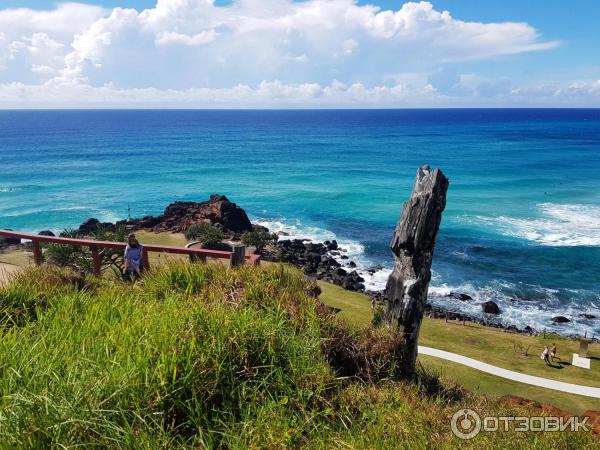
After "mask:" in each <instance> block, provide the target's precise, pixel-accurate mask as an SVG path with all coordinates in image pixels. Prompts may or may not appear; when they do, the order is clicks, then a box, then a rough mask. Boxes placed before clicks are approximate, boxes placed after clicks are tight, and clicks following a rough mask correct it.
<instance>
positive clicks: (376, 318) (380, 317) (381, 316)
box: [371, 305, 385, 328]
mask: <svg viewBox="0 0 600 450" xmlns="http://www.w3.org/2000/svg"><path fill="white" fill-rule="evenodd" d="M384 323H385V311H384V310H383V307H382V306H381V305H377V307H376V308H375V311H373V318H372V319H371V326H373V328H379V327H380V326H382V325H383V324H384Z"/></svg>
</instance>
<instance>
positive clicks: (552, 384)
mask: <svg viewBox="0 0 600 450" xmlns="http://www.w3.org/2000/svg"><path fill="white" fill-rule="evenodd" d="M419 354H421V355H428V356H434V357H436V358H441V359H445V360H446V361H452V362H455V363H458V364H462V365H463V366H467V367H471V368H473V369H477V370H481V371H482V372H486V373H489V374H491V375H495V376H497V377H502V378H506V379H508V380H512V381H517V382H520V383H525V384H531V385H532V386H539V387H542V388H546V389H554V390H555V391H561V392H567V393H569V394H578V395H585V396H586V397H594V398H600V388H597V387H591V386H581V385H579V384H571V383H565V382H563V381H556V380H549V379H548V378H542V377H535V376H533V375H525V374H523V373H519V372H513V371H512V370H507V369H502V368H500V367H496V366H492V365H491V364H487V363H484V362H481V361H477V360H476V359H473V358H467V357H466V356H462V355H457V354H456V353H451V352H446V351H444V350H438V349H436V348H431V347H423V346H422V345H419Z"/></svg>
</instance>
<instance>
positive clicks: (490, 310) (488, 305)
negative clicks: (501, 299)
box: [481, 300, 500, 314]
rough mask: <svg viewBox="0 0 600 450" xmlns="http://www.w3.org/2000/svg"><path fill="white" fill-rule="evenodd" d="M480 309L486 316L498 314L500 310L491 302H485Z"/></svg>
mask: <svg viewBox="0 0 600 450" xmlns="http://www.w3.org/2000/svg"><path fill="white" fill-rule="evenodd" d="M481 309H482V310H483V312H484V313H486V314H500V308H499V307H498V305H497V304H496V303H495V302H493V301H491V300H490V301H487V302H485V303H482V304H481Z"/></svg>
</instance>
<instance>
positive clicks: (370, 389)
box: [0, 264, 595, 449]
mask: <svg viewBox="0 0 600 450" xmlns="http://www.w3.org/2000/svg"><path fill="white" fill-rule="evenodd" d="M19 277H20V278H19V279H18V281H15V282H14V283H13V284H11V285H10V286H8V287H7V288H4V289H0V304H1V305H2V307H3V308H6V309H10V308H17V307H18V305H19V304H20V303H22V301H25V300H27V299H38V303H37V305H35V306H33V305H32V307H33V309H34V310H36V314H35V315H24V316H22V319H21V320H20V322H19V323H18V324H16V325H17V326H12V327H11V328H10V329H7V330H6V331H5V333H4V335H3V338H2V339H1V340H0V367H1V368H2V383H0V398H2V399H3V401H2V402H0V417H1V418H2V421H1V423H0V448H40V449H41V448H74V447H82V448H113V449H117V448H164V449H167V448H232V449H241V448H310V449H312V448H316V449H328V448H390V449H391V448H398V447H403V448H415V449H420V448H459V447H463V446H472V445H475V446H477V447H478V448H484V449H491V448H498V449H500V448H502V449H504V448H548V449H550V448H591V447H592V446H593V445H594V443H595V441H594V440H593V439H594V438H593V437H592V436H591V435H590V434H586V433H568V432H567V433H544V434H542V433H532V434H528V433H505V432H503V431H499V432H498V433H482V434H481V435H480V436H478V437H477V438H476V440H474V441H473V443H469V442H466V443H465V442H463V441H460V440H458V439H457V438H454V437H452V434H451V433H450V429H449V423H450V417H451V416H452V414H453V413H454V412H455V411H456V410H458V409H460V408H464V407H473V408H475V409H477V410H478V412H480V414H482V415H498V414H499V415H502V416H512V415H517V416H518V415H525V414H526V413H527V412H526V411H524V410H522V409H515V407H510V408H509V407H507V406H504V405H503V404H499V403H497V402H495V401H491V400H488V399H486V398H484V397H475V396H469V395H468V394H465V395H462V394H461V393H460V392H457V391H454V390H452V389H451V388H450V390H447V389H446V388H445V387H444V385H443V383H441V382H436V380H435V377H434V379H433V380H432V379H431V377H430V376H429V377H427V379H426V380H425V381H424V383H423V384H422V385H416V384H411V383H407V382H402V381H397V380H393V379H390V377H389V376H388V375H389V373H388V374H387V375H386V371H387V369H386V364H381V363H385V362H386V361H390V358H389V350H390V343H392V346H391V348H392V349H393V346H394V344H393V341H394V337H393V335H390V333H387V332H386V331H385V328H383V327H382V328H380V329H378V330H370V331H365V332H362V331H360V330H355V329H352V328H351V327H349V326H347V325H345V324H344V323H342V322H340V321H338V320H337V319H336V318H335V316H333V315H331V314H326V313H324V312H323V311H321V309H320V303H319V302H317V301H315V299H313V298H311V297H310V296H309V295H307V294H306V291H307V288H308V281H307V280H306V279H305V278H304V277H302V276H301V274H300V273H299V272H298V271H296V270H294V269H289V268H283V267H282V266H280V267H268V268H255V267H243V268H239V269H236V270H233V269H230V268H228V267H223V266H221V265H219V264H203V265H193V264H174V265H170V266H167V267H162V268H158V269H154V270H151V271H150V272H148V273H147V274H146V275H145V277H144V278H143V279H142V280H140V282H139V283H136V284H135V285H128V284H123V283H122V282H120V281H117V280H108V279H98V278H94V277H90V278H89V279H84V283H83V285H82V284H81V283H80V282H76V281H73V279H72V277H73V274H72V273H71V272H69V271H64V270H62V269H57V268H48V267H42V268H36V269H34V270H32V271H30V272H24V273H23V274H22V275H19ZM17 283H18V284H17ZM90 283H92V284H90ZM390 336H391V337H390ZM344 349H354V350H352V351H350V352H347V351H346V350H344ZM332 350H333V351H332ZM337 350H340V351H341V352H345V353H344V355H346V356H349V357H351V358H352V355H353V354H354V353H356V354H357V355H359V357H360V358H362V359H365V361H366V362H364V363H362V362H361V363H360V364H361V365H362V368H363V369H365V368H367V369H368V367H373V368H376V369H377V370H376V371H375V372H373V371H371V372H370V373H371V374H375V373H377V374H380V375H383V376H377V377H373V376H371V377H361V379H360V380H357V378H355V377H351V378H340V377H339V375H337V374H336V373H335V371H334V370H332V368H331V365H330V362H329V360H330V357H331V356H332V355H333V354H335V351H337ZM378 354H383V355H385V356H384V358H382V359H378V358H377V357H376V356H377V355H378ZM346 356H345V357H346ZM386 358H387V359H386ZM353 364H358V361H355V362H354V363H353ZM361 370H362V369H361ZM365 373H366V372H365ZM511 408H512V409H511Z"/></svg>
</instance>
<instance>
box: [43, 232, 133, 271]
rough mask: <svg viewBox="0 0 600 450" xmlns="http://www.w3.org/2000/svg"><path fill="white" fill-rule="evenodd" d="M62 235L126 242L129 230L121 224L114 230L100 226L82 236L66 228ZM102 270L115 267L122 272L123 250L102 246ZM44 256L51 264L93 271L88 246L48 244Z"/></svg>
mask: <svg viewBox="0 0 600 450" xmlns="http://www.w3.org/2000/svg"><path fill="white" fill-rule="evenodd" d="M60 236H61V237H66V238H73V239H84V238H85V239H90V238H91V239H93V240H96V241H112V242H125V239H126V237H127V230H126V228H125V226H123V225H119V226H117V227H116V228H115V229H114V230H110V229H108V228H105V227H98V228H97V229H96V230H95V231H94V232H93V233H92V234H90V235H89V236H81V235H79V234H78V233H77V231H75V230H64V231H63V232H62V233H60ZM98 253H99V254H100V270H101V271H105V270H108V269H113V270H115V271H117V272H120V271H121V269H122V267H123V252H122V251H121V250H115V249H108V248H101V249H99V252H98ZM44 258H45V260H46V262H48V263H49V264H53V265H56V266H59V267H67V268H70V269H73V270H75V271H77V272H82V273H91V272H92V271H93V263H92V252H91V251H90V249H89V248H88V247H76V246H73V245H61V244H48V245H45V246H44Z"/></svg>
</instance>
